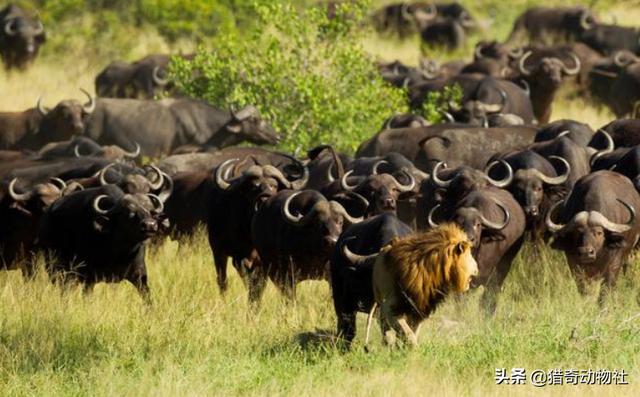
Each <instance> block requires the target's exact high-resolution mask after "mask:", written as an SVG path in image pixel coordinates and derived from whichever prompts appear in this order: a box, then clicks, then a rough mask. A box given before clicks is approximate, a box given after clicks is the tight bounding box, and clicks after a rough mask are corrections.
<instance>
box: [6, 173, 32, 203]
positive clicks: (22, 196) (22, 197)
mask: <svg viewBox="0 0 640 397" xmlns="http://www.w3.org/2000/svg"><path fill="white" fill-rule="evenodd" d="M17 182H18V178H13V179H12V180H11V182H9V189H8V190H9V196H11V198H12V199H13V200H15V201H27V200H29V199H30V198H31V196H33V192H32V191H29V192H27V193H16V190H15V187H16V183H17Z"/></svg>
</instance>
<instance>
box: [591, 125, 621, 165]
mask: <svg viewBox="0 0 640 397" xmlns="http://www.w3.org/2000/svg"><path fill="white" fill-rule="evenodd" d="M598 132H600V133H601V134H604V137H605V139H606V140H607V147H606V148H605V149H602V150H598V151H597V152H595V153H594V154H593V156H591V160H590V161H589V165H591V166H592V167H593V164H595V162H596V160H598V159H599V158H600V157H602V156H604V155H605V154H609V153H611V152H613V150H614V149H615V143H614V142H613V138H611V135H609V133H608V132H607V131H605V130H603V129H599V130H598Z"/></svg>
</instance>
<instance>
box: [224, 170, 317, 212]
mask: <svg viewBox="0 0 640 397" xmlns="http://www.w3.org/2000/svg"><path fill="white" fill-rule="evenodd" d="M234 164H235V165H236V167H232V166H233V165H234ZM238 165H240V164H239V159H229V160H226V161H225V162H223V163H222V164H220V165H219V166H218V168H216V170H215V174H214V182H215V184H216V186H217V187H218V188H219V189H221V190H223V191H229V192H240V193H241V195H242V196H244V197H245V198H247V199H248V200H249V201H250V202H251V203H253V205H254V206H255V207H258V206H260V205H261V204H263V203H264V202H265V201H267V200H268V199H269V198H270V197H272V196H273V195H275V194H276V193H277V192H278V191H280V190H282V189H293V190H298V189H300V188H302V187H303V186H304V185H305V184H306V183H307V179H308V177H309V174H308V170H307V168H306V167H305V168H304V173H303V175H302V177H301V178H300V179H298V180H296V181H289V180H288V179H287V178H286V177H285V175H284V174H283V173H282V171H280V170H279V169H278V168H276V167H274V166H273V165H270V164H268V165H251V166H249V167H248V168H247V169H245V170H244V171H242V173H241V174H240V175H238V176H236V177H234V178H233V179H229V177H230V175H231V174H234V173H235V172H234V171H233V169H235V168H237V166H238Z"/></svg>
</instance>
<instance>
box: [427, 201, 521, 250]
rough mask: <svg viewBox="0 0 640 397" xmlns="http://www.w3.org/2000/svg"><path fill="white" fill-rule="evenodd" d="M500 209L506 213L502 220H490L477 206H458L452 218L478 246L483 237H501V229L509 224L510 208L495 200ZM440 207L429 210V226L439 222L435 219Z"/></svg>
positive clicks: (474, 244)
mask: <svg viewBox="0 0 640 397" xmlns="http://www.w3.org/2000/svg"><path fill="white" fill-rule="evenodd" d="M494 204H495V206H497V207H498V208H499V209H500V211H501V212H502V213H503V214H504V217H503V219H502V220H500V221H492V220H490V219H489V218H488V217H487V216H486V215H485V214H483V211H482V210H481V209H478V208H476V207H465V206H460V207H458V208H456V209H455V210H454V212H453V215H452V216H451V220H452V221H453V222H455V223H456V224H458V226H460V228H461V229H462V230H464V232H465V233H466V234H467V236H468V237H469V241H471V243H472V244H473V246H474V248H478V247H479V246H480V243H481V242H482V238H483V237H489V236H496V237H499V236H501V235H500V231H501V230H503V229H504V228H505V227H507V225H508V224H509V220H510V218H511V214H510V213H509V209H507V207H506V206H505V205H503V204H502V203H500V202H498V201H494ZM438 208H440V205H436V206H435V207H433V209H432V210H431V211H430V212H429V218H428V222H429V226H430V227H432V228H434V227H437V226H438V224H437V223H436V221H435V214H436V212H437V211H438Z"/></svg>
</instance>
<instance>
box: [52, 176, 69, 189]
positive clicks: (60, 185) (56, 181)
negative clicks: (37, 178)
mask: <svg viewBox="0 0 640 397" xmlns="http://www.w3.org/2000/svg"><path fill="white" fill-rule="evenodd" d="M49 181H50V182H52V183H53V184H54V185H56V187H57V188H58V189H60V190H64V189H66V188H67V183H66V182H65V181H63V180H62V179H60V178H58V177H53V178H49Z"/></svg>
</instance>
